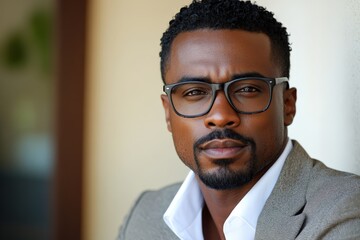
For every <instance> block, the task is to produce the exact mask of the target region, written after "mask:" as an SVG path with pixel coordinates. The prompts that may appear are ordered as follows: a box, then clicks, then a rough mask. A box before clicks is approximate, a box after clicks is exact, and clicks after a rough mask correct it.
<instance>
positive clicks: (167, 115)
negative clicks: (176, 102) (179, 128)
mask: <svg viewBox="0 0 360 240" xmlns="http://www.w3.org/2000/svg"><path fill="white" fill-rule="evenodd" d="M161 101H162V105H163V107H164V110H165V121H166V126H167V129H168V131H169V132H172V129H171V122H170V111H171V104H170V102H169V98H168V96H167V95H165V94H161Z"/></svg>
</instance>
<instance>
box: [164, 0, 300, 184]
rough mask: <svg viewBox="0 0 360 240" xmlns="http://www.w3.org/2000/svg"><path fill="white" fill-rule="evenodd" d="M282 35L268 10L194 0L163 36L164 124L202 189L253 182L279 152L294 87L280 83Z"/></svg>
mask: <svg viewBox="0 0 360 240" xmlns="http://www.w3.org/2000/svg"><path fill="white" fill-rule="evenodd" d="M268 28H269V29H268ZM287 36H288V35H287V33H286V31H285V28H283V27H282V26H281V24H280V23H277V22H276V20H275V19H273V17H272V14H271V13H269V12H267V11H265V10H264V9H263V8H261V7H258V6H255V5H253V4H251V3H250V2H239V1H236V0H222V1H217V0H205V1H203V2H198V1H195V2H193V3H192V4H191V5H190V6H189V7H188V8H183V9H182V10H181V11H180V13H179V14H177V15H176V17H175V19H174V20H173V21H172V22H170V27H169V29H168V30H167V32H165V33H164V36H163V38H162V52H161V54H160V55H161V57H162V75H163V79H164V82H165V83H166V84H167V85H166V86H165V90H166V91H167V95H162V96H161V98H162V102H163V106H164V109H165V114H166V122H167V127H168V130H169V131H170V132H171V133H172V135H173V140H174V145H175V148H176V151H177V153H178V155H179V157H180V158H181V160H182V161H183V162H184V163H185V164H186V165H187V166H188V167H189V168H190V169H192V170H193V171H194V172H195V173H196V175H197V176H198V178H199V179H200V180H201V181H202V182H203V183H204V184H205V185H207V186H208V187H210V188H215V189H232V188H237V187H241V186H243V185H244V184H246V183H248V182H251V181H256V179H259V178H260V177H261V176H262V175H263V174H264V173H265V172H266V171H267V169H268V168H269V167H270V166H271V165H272V163H273V162H274V161H276V159H277V158H278V157H279V155H280V154H281V152H282V150H283V149H284V147H285V145H286V142H287V126H288V125H290V124H291V123H292V120H293V117H294V115H295V102H296V90H295V89H293V88H292V89H288V88H287V87H286V86H287V85H286V84H284V83H281V80H283V79H284V78H283V77H287V76H288V71H289V63H288V62H289V59H288V57H289V51H290V49H289V46H288V40H287ZM284 56H285V57H284ZM276 82H278V83H279V84H276Z"/></svg>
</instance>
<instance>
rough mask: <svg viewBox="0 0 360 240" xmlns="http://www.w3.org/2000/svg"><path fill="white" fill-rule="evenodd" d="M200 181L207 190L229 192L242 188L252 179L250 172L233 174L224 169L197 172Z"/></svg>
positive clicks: (233, 172)
mask: <svg viewBox="0 0 360 240" xmlns="http://www.w3.org/2000/svg"><path fill="white" fill-rule="evenodd" d="M198 175H199V178H200V180H201V181H202V182H203V183H204V184H205V185H206V186H207V187H209V188H212V189H216V190H230V189H235V188H239V187H242V186H243V185H245V184H246V183H248V182H250V181H251V180H252V179H253V173H252V171H246V172H244V171H241V172H240V171H239V172H235V171H232V170H229V169H228V168H226V167H221V168H219V169H217V170H215V171H208V172H204V171H203V170H200V171H198Z"/></svg>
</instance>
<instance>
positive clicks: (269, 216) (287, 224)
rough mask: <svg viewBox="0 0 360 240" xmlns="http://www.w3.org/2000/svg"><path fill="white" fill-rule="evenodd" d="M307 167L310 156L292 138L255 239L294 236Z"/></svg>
mask: <svg viewBox="0 0 360 240" xmlns="http://www.w3.org/2000/svg"><path fill="white" fill-rule="evenodd" d="M311 168H312V163H311V159H310V157H309V156H308V154H307V153H306V152H305V150H304V149H303V148H302V147H301V146H300V144H298V143H297V142H296V141H293V149H292V151H291V152H290V154H289V156H288V157H287V159H286V161H285V164H284V167H283V169H282V170H281V173H280V176H279V179H278V181H277V183H276V185H275V187H274V189H273V191H272V193H271V194H270V196H269V198H268V200H267V201H266V203H265V206H264V208H263V210H262V212H261V214H260V216H259V219H258V223H257V227H256V235H255V239H258V240H260V239H295V238H296V236H297V235H298V234H299V232H300V231H301V227H302V225H303V223H304V221H305V214H304V213H302V211H303V209H304V207H305V204H306V197H305V195H306V191H307V185H308V181H309V176H310V171H311Z"/></svg>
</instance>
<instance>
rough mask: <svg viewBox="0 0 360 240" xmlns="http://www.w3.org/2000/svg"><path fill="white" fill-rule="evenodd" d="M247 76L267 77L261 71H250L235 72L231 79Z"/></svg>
mask: <svg viewBox="0 0 360 240" xmlns="http://www.w3.org/2000/svg"><path fill="white" fill-rule="evenodd" d="M247 77H261V78H263V77H265V76H264V75H262V74H261V73H258V72H248V73H241V74H234V75H232V77H231V79H230V80H234V79H238V78H247Z"/></svg>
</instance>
